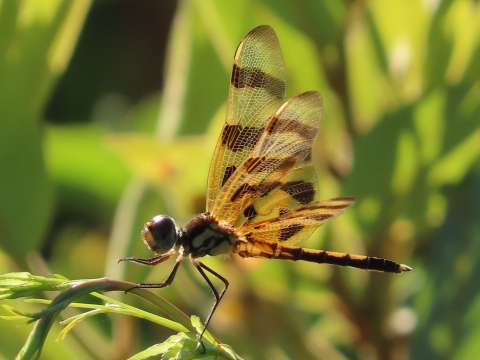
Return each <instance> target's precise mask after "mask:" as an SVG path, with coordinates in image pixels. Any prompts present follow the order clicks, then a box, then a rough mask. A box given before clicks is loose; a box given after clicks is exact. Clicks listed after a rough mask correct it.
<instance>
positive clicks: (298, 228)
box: [237, 197, 355, 245]
mask: <svg viewBox="0 0 480 360" xmlns="http://www.w3.org/2000/svg"><path fill="white" fill-rule="evenodd" d="M354 203H355V199H354V198H351V197H344V198H336V199H329V200H321V201H316V202H314V203H311V204H309V205H307V206H305V207H302V208H298V209H296V210H293V211H290V212H288V213H286V214H284V215H282V216H279V217H276V218H272V219H268V220H264V221H261V222H258V223H254V224H249V225H246V226H243V227H241V228H239V229H237V233H238V234H239V235H242V236H244V237H245V239H246V240H247V241H248V240H258V241H268V242H279V243H282V244H288V245H300V244H301V243H302V242H303V241H305V240H306V239H307V238H308V237H309V236H310V235H311V233H312V232H313V231H314V230H315V229H316V228H317V227H318V226H320V225H322V224H323V223H325V222H326V221H328V220H331V219H333V218H335V217H337V216H338V215H340V214H342V213H343V211H344V210H345V209H346V208H347V207H349V206H352V205H353V204H354Z"/></svg>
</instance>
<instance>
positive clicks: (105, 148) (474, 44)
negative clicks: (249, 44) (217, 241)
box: [0, 0, 480, 359]
mask: <svg viewBox="0 0 480 360" xmlns="http://www.w3.org/2000/svg"><path fill="white" fill-rule="evenodd" d="M260 24H268V25H271V26H272V27H273V28H274V29H275V31H276V32H277V34H278V37H279V39H280V43H281V46H282V49H283V53H284V58H285V62H286V69H287V77H288V85H287V96H288V97H290V96H293V95H295V94H298V93H301V92H304V91H308V90H317V91H320V92H321V93H322V95H323V96H324V120H323V127H322V131H321V133H320V135H319V137H318V138H317V142H316V145H315V148H314V160H315V164H316V168H317V174H318V178H319V183H320V196H321V198H329V197H336V196H354V197H355V198H356V199H357V203H356V205H355V206H354V207H353V208H351V209H349V210H347V212H346V213H345V214H344V215H342V216H341V217H339V218H338V219H336V220H334V221H333V222H331V223H328V224H327V225H325V226H323V227H322V228H320V229H319V230H318V231H317V232H316V233H315V234H314V235H313V236H312V237H311V238H310V239H309V240H308V241H307V242H306V243H305V246H306V247H309V248H317V249H320V248H323V249H328V250H333V251H345V252H349V253H354V254H355V253H356V254H366V255H371V256H381V257H386V258H389V259H392V260H395V261H398V262H401V263H406V264H408V265H410V266H412V267H413V268H414V271H413V272H411V273H408V274H403V275H401V276H396V275H389V274H377V273H368V272H363V271H359V270H352V269H343V268H334V267H329V266H322V265H316V264H303V263H288V262H281V261H267V260H255V259H249V260H242V259H240V258H238V257H232V258H231V259H230V260H228V261H225V260H223V259H217V258H212V259H205V263H206V264H207V265H209V266H211V267H213V268H214V269H215V270H216V271H218V272H220V273H221V274H222V275H223V276H225V277H226V278H227V279H229V281H230V288H229V291H228V292H227V294H226V296H225V298H224V300H223V301H222V303H221V305H220V307H219V308H218V311H217V313H216V314H215V316H214V318H213V320H212V322H211V325H210V328H209V330H210V331H211V332H212V333H213V334H214V335H215V336H216V337H218V338H219V339H220V340H222V341H223V342H225V343H228V344H230V345H231V346H232V347H233V348H234V349H235V351H236V352H237V353H238V354H240V355H241V356H243V357H244V358H246V359H273V358H275V359H407V358H411V359H469V358H474V357H475V356H476V355H478V353H479V351H480V342H479V341H478V338H479V336H480V321H479V320H480V296H479V295H480V286H479V285H478V279H480V263H479V256H480V221H479V219H480V217H479V214H480V162H479V158H480V5H479V3H478V2H476V1H472V0H458V1H440V0H439V1H413V0H412V1H405V0H392V1H381V0H376V1H373V0H372V1H328V0H325V1H319V0H304V1H295V2H294V1H286V0H285V1H274V0H264V1H235V2H233V1H228V2H227V1H221V0H215V1H214V0H202V1H201V0H196V1H194V0H191V1H186V0H185V1H178V2H177V3H175V2H171V1H158V2H152V1H133V0H130V1H126V0H124V1H106V0H103V1H95V2H89V1H86V0H71V1H67V0H56V1H48V2H40V1H34V0H31V1H13V0H12V1H3V2H0V273H6V272H10V271H30V272H32V273H34V274H39V275H47V274H49V273H58V274H62V275H64V276H66V277H68V278H70V279H78V278H96V277H102V276H108V277H112V278H116V279H121V278H124V279H127V280H129V281H133V282H158V281H162V280H163V279H164V277H165V276H166V275H167V274H168V272H169V270H170V269H171V266H172V265H173V263H170V262H168V263H166V264H163V265H162V266H158V267H156V268H154V269H153V270H149V269H148V268H144V267H140V266H136V265H135V264H124V263H122V264H117V262H116V260H117V259H118V258H121V257H126V256H138V257H149V256H151V253H149V251H148V249H147V248H146V247H145V246H144V245H143V244H142V241H141V238H140V230H141V229H142V227H143V225H142V224H143V223H144V222H145V221H146V220H149V219H150V218H151V217H152V216H154V215H156V214H159V213H166V214H168V215H170V216H172V217H174V218H175V219H176V220H177V222H179V223H181V224H185V223H186V222H187V221H188V220H189V219H190V218H191V217H192V216H193V215H194V214H196V213H198V212H202V211H203V209H204V206H205V186H206V177H207V173H208V167H209V161H210V157H211V154H212V153H213V149H214V146H215V143H216V139H217V136H218V134H219V131H220V128H221V125H222V121H223V116H224V113H225V101H226V98H227V92H228V81H229V72H230V69H231V60H232V58H233V54H234V51H235V48H236V46H237V44H238V42H239V41H240V40H241V38H242V37H243V36H244V35H245V34H246V33H247V32H248V31H249V30H250V29H252V28H253V27H255V26H257V25H260ZM161 295H162V296H165V297H166V298H167V299H168V300H169V301H171V302H172V303H174V304H175V305H176V306H178V307H179V308H180V309H181V310H183V311H184V312H185V313H187V314H198V315H200V316H201V317H202V318H205V316H206V314H207V313H208V311H209V309H210V307H211V305H212V303H213V297H212V295H211V294H210V293H209V291H208V289H207V287H206V286H205V284H204V283H203V280H202V279H201V277H200V276H199V275H198V274H197V273H196V272H195V271H194V268H193V267H192V266H191V265H190V264H188V261H187V262H185V264H183V265H182V267H181V269H180V270H179V273H178V275H177V278H176V279H175V282H174V283H173V285H172V286H171V287H170V288H168V289H165V290H161ZM121 296H124V295H121ZM124 300H125V299H124ZM127 300H129V297H128V296H127ZM131 302H132V303H133V304H134V305H136V306H140V307H144V308H146V309H147V310H148V309H149V307H148V305H146V304H142V303H141V302H139V301H137V300H136V299H133V296H132V299H131ZM15 306H18V307H22V308H24V309H29V311H34V309H37V310H38V307H34V306H32V305H28V304H23V303H20V302H19V303H18V304H16V305H15ZM150 310H151V309H150ZM0 311H3V310H0ZM29 329H30V327H29V326H23V325H20V326H18V325H13V324H12V323H11V322H7V321H3V320H2V321H0V338H2V339H9V341H8V342H4V341H2V346H1V347H0V357H2V356H3V357H4V358H6V359H9V358H12V357H13V356H14V355H15V354H16V353H17V352H18V351H19V349H20V348H21V346H22V344H23V342H24V340H25V339H26V337H27V334H28V331H29ZM59 329H60V326H58V327H54V328H53V329H52V334H50V336H49V338H48V339H47V344H46V345H45V349H44V352H43V356H44V358H46V359H47V358H48V359H57V358H58V359H65V358H68V359H76V358H78V359H89V358H91V359H123V358H126V357H128V356H131V355H132V354H134V353H136V352H138V351H140V350H142V349H144V348H146V347H148V346H150V345H152V344H155V343H159V342H162V341H164V340H165V339H166V338H167V337H168V336H170V335H171V334H172V333H171V331H170V330H167V329H163V328H159V327H158V326H155V325H153V324H149V323H146V322H145V323H144V322H140V321H138V320H136V319H133V318H127V317H123V316H116V317H115V316H112V317H110V318H107V317H103V318H98V319H96V318H93V319H92V321H91V322H90V323H88V322H84V323H82V324H80V325H78V326H76V327H75V328H74V329H73V330H72V332H71V333H70V334H69V336H67V338H66V339H65V340H64V341H60V342H54V340H55V336H56V335H55V334H57V333H58V331H59Z"/></svg>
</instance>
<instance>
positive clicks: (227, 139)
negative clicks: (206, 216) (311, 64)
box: [207, 26, 286, 215]
mask: <svg viewBox="0 0 480 360" xmlns="http://www.w3.org/2000/svg"><path fill="white" fill-rule="evenodd" d="M285 82H286V75H285V65H284V62H283V56H282V52H281V50H280V44H279V42H278V38H277V35H276V34H275V31H274V30H273V29H272V28H271V27H270V26H259V27H256V28H255V29H253V30H251V31H250V32H249V33H248V34H247V35H245V37H244V38H243V40H242V41H241V42H240V44H239V45H238V48H237V51H236V52H235V56H234V60H233V69H232V76H231V78H230V87H229V94H228V107H227V115H226V118H225V124H224V126H223V129H222V132H221V135H220V138H219V140H218V143H217V146H216V149H215V153H214V155H213V158H212V163H211V165H210V172H209V176H208V184H207V212H209V213H211V214H216V215H220V212H221V211H220V209H218V204H216V202H218V201H217V200H218V199H219V197H222V196H224V191H223V190H222V188H223V187H224V185H225V183H226V182H227V181H228V179H229V178H230V177H231V176H232V175H233V174H234V173H235V172H236V171H237V169H238V167H239V166H240V165H241V164H242V163H243V162H244V160H245V159H246V158H247V157H248V156H249V154H250V152H251V151H252V149H253V148H254V147H255V145H256V143H257V142H258V140H259V138H260V136H261V135H262V133H263V130H264V126H265V123H266V121H267V119H268V118H269V117H270V116H272V114H274V113H275V111H276V110H277V109H278V107H279V106H280V105H281V104H282V102H283V99H284V97H285Z"/></svg>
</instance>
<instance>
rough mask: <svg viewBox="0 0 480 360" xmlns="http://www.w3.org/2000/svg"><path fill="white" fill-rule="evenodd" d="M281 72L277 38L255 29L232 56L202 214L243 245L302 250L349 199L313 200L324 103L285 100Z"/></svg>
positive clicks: (311, 97)
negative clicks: (228, 230)
mask: <svg viewBox="0 0 480 360" xmlns="http://www.w3.org/2000/svg"><path fill="white" fill-rule="evenodd" d="M284 94H285V70H284V65H283V59H282V53H281V49H280V45H279V42H278V39H277V37H276V35H275V32H274V31H273V29H272V28H270V27H269V26H259V27H257V28H255V29H253V30H252V31H251V32H250V33H248V34H247V35H246V36H245V38H244V39H243V40H242V42H241V43H240V45H239V47H238V49H237V51H236V53H235V57H234V64H233V70H232V77H231V81H230V92H229V99H228V109H227V116H226V120H225V124H224V127H223V130H222V134H221V136H220V139H219V141H218V143H217V147H216V150H215V154H214V157H213V160H212V164H211V167H210V174H209V182H208V193H207V212H209V213H210V214H211V215H212V216H213V217H214V218H215V219H217V220H218V221H220V222H221V223H222V224H224V225H227V226H231V227H234V228H235V229H236V233H237V234H238V235H240V236H242V238H245V239H247V240H249V239H250V240H258V241H269V242H282V243H285V244H289V245H296V244H300V243H301V242H302V241H304V240H305V239H307V238H308V236H309V235H310V234H311V233H312V232H313V231H314V230H315V229H316V228H317V227H318V226H319V225H321V224H323V223H324V222H325V221H327V220H329V219H331V218H334V217H335V216H338V215H339V214H341V213H342V212H343V210H344V209H345V208H346V207H348V206H351V205H352V204H353V203H354V200H353V198H342V199H331V200H323V201H318V185H317V178H316V175H315V171H314V168H313V165H312V163H311V149H312V146H313V143H314V141H315V138H316V136H317V134H318V131H319V130H320V123H321V117H322V97H321V95H320V94H319V93H318V92H314V91H312V92H306V93H303V94H300V95H297V96H295V97H293V98H291V99H289V100H288V101H286V102H284Z"/></svg>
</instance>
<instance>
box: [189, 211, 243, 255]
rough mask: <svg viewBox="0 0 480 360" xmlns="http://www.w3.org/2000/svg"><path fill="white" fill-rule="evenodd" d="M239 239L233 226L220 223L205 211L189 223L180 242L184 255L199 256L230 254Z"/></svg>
mask: <svg viewBox="0 0 480 360" xmlns="http://www.w3.org/2000/svg"><path fill="white" fill-rule="evenodd" d="M238 240H239V239H238V236H237V235H236V234H235V231H234V229H233V228H231V227H228V226H225V225H220V224H219V223H218V221H217V220H216V219H215V218H213V216H211V215H210V214H209V213H203V214H200V215H197V216H196V217H195V218H193V220H192V221H190V223H188V225H187V226H186V227H185V230H184V231H183V233H182V236H181V239H180V243H181V245H182V247H183V250H184V251H183V254H184V255H190V256H191V257H192V258H198V257H202V256H205V255H210V256H216V255H226V254H230V253H232V251H233V249H234V244H235V243H236V242H237V241H238Z"/></svg>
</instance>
